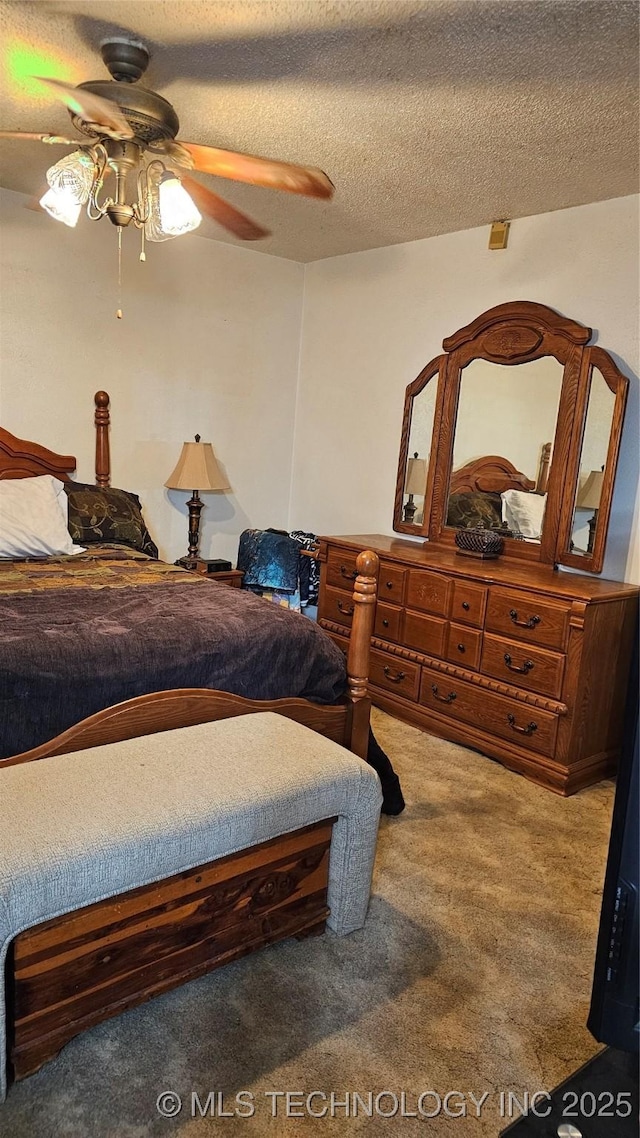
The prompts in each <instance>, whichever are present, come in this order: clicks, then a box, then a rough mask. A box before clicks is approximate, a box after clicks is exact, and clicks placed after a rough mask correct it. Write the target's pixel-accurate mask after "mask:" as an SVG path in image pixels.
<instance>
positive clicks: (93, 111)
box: [34, 75, 134, 139]
mask: <svg viewBox="0 0 640 1138" xmlns="http://www.w3.org/2000/svg"><path fill="white" fill-rule="evenodd" d="M34 78H36V79H37V80H38V83H43V84H44V85H45V87H48V88H49V89H50V90H51V92H52V93H53V94H54V95H55V96H56V98H57V99H60V100H61V101H62V102H63V103H64V104H65V106H66V107H68V108H69V110H70V111H73V113H74V115H78V116H79V117H80V118H81V119H83V120H84V122H86V123H88V124H89V125H90V126H92V127H95V129H96V133H98V134H106V135H108V136H109V137H110V138H117V139H127V138H133V133H134V132H133V130H132V129H131V127H130V126H129V123H128V122H127V120H126V119H125V117H124V115H123V114H122V112H121V111H120V109H119V107H117V106H116V104H115V103H111V102H109V100H108V99H102V98H101V97H100V96H99V95H94V94H93V92H91V91H85V90H84V89H83V88H82V87H73V86H72V84H71V83H62V82H61V81H60V80H59V79H44V78H41V77H40V76H39V75H38V76H34Z"/></svg>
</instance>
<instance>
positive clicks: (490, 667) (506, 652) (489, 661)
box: [481, 633, 565, 699]
mask: <svg viewBox="0 0 640 1138" xmlns="http://www.w3.org/2000/svg"><path fill="white" fill-rule="evenodd" d="M564 659H565V658H564V656H562V655H560V653H558V652H549V651H548V650H547V649H545V648H532V647H531V645H528V644H522V643H520V642H519V641H517V640H514V641H511V640H503V639H502V637H500V636H491V635H490V634H489V633H485V637H484V644H483V647H482V665H481V669H482V672H483V674H485V675H488V676H495V677H496V679H498V680H502V681H503V683H507V684H513V685H514V686H515V687H517V688H526V689H527V690H528V691H537V692H541V694H542V695H549V696H551V698H552V699H559V698H560V693H561V691H562V677H563V674H564Z"/></svg>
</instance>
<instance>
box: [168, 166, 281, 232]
mask: <svg viewBox="0 0 640 1138" xmlns="http://www.w3.org/2000/svg"><path fill="white" fill-rule="evenodd" d="M181 181H182V185H183V186H184V188H185V190H186V191H187V193H188V194H190V196H191V197H192V198H193V200H194V202H195V203H196V205H197V207H198V209H199V210H201V211H202V213H206V215H207V217H210V218H212V219H213V221H217V222H218V225H222V226H224V228H225V229H228V230H229V232H230V233H233V234H235V236H236V237H240V238H241V240H242V241H259V240H260V238H261V237H269V236H270V232H269V230H268V229H264V228H263V226H262V225H258V223H257V221H252V219H251V218H250V217H247V215H246V213H241V212H240V210H239V209H236V208H235V206H233V205H231V203H230V202H228V201H225V200H224V198H219V197H218V195H217V194H214V192H213V190H210V189H209V188H208V186H203V185H202V183H201V182H196V180H195V178H190V177H189V176H188V175H184V177H182V178H181Z"/></svg>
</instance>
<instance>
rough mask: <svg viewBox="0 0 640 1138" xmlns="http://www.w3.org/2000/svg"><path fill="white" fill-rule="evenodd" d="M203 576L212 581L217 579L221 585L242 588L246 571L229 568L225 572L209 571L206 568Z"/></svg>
mask: <svg viewBox="0 0 640 1138" xmlns="http://www.w3.org/2000/svg"><path fill="white" fill-rule="evenodd" d="M197 572H200V570H197ZM202 576H203V577H208V578H209V579H210V580H211V581H216V582H217V584H219V585H230V586H231V588H232V589H241V588H242V578H243V577H244V573H243V572H242V571H241V570H240V569H227V570H226V571H225V572H223V573H207V572H206V570H205V571H204V572H203V573H202Z"/></svg>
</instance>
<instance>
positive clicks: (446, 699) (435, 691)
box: [431, 684, 456, 703]
mask: <svg viewBox="0 0 640 1138" xmlns="http://www.w3.org/2000/svg"><path fill="white" fill-rule="evenodd" d="M431 691H432V692H433V694H434V695H435V697H436V699H439V700H440V703H453V701H454V699H455V698H456V693H455V692H454V691H450V692H449V694H448V695H438V685H437V684H432V685H431Z"/></svg>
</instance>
